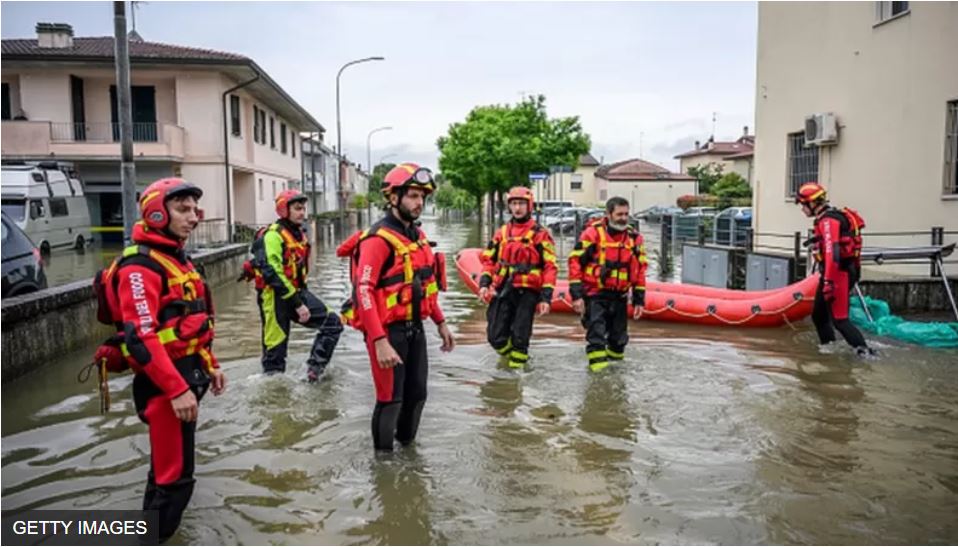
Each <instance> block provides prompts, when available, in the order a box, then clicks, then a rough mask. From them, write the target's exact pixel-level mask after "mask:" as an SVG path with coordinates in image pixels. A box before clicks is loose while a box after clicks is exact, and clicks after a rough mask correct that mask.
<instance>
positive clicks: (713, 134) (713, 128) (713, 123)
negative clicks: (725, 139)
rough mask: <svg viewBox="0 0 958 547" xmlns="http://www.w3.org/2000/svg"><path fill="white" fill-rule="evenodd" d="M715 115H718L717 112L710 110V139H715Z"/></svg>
mask: <svg viewBox="0 0 958 547" xmlns="http://www.w3.org/2000/svg"><path fill="white" fill-rule="evenodd" d="M717 115H718V113H717V112H712V139H713V140H714V139H715V119H716V116H717Z"/></svg>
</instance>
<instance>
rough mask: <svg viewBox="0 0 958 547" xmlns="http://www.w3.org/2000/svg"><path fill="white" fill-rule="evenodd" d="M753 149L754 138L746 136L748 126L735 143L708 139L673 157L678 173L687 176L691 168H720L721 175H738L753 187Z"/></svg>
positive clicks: (697, 142) (696, 142)
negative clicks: (676, 162)
mask: <svg viewBox="0 0 958 547" xmlns="http://www.w3.org/2000/svg"><path fill="white" fill-rule="evenodd" d="M754 148H755V136H754V135H749V134H748V126H746V127H745V128H744V129H743V131H742V136H741V137H740V138H739V139H738V140H735V141H730V142H728V141H718V142H716V141H715V140H714V139H712V138H710V139H709V140H707V141H706V142H705V143H704V144H702V143H700V142H699V141H695V148H694V149H692V150H690V151H688V152H685V153H682V154H679V155H678V156H675V159H677V160H679V172H680V173H682V174H686V175H687V174H688V172H689V169H690V168H692V167H699V166H703V165H713V166H715V167H721V169H722V172H723V173H738V174H739V175H741V177H742V178H743V179H745V180H747V181H748V184H749V186H753V179H754V177H753V172H754V169H753V168H752V157H753V151H754Z"/></svg>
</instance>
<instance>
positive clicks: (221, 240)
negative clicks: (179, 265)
mask: <svg viewBox="0 0 958 547" xmlns="http://www.w3.org/2000/svg"><path fill="white" fill-rule="evenodd" d="M228 242H229V235H228V234H227V230H226V219H223V218H210V219H205V220H201V221H200V223H199V224H197V226H196V228H195V229H194V230H193V232H192V233H191V234H190V237H189V239H187V240H186V249H187V250H188V251H193V250H196V249H207V248H210V247H221V246H223V245H226V244H227V243H228Z"/></svg>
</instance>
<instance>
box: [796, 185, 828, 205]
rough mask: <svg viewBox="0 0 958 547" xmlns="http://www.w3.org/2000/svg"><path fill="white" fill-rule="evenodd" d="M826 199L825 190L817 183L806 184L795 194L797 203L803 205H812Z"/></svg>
mask: <svg viewBox="0 0 958 547" xmlns="http://www.w3.org/2000/svg"><path fill="white" fill-rule="evenodd" d="M825 197H826V193H825V188H824V187H823V186H822V185H821V184H819V183H817V182H806V183H805V184H803V185H801V186H800V187H799V188H798V192H796V193H795V203H800V204H802V205H805V204H808V205H811V204H813V203H815V202H816V201H818V200H822V201H824V200H825Z"/></svg>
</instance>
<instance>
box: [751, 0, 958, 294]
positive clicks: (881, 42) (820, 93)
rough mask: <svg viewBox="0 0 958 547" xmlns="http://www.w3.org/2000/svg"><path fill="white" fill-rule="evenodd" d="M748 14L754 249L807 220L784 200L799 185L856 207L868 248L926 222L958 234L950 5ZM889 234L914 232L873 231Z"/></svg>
mask: <svg viewBox="0 0 958 547" xmlns="http://www.w3.org/2000/svg"><path fill="white" fill-rule="evenodd" d="M758 15H759V18H758V19H759V22H758V64H757V70H758V72H757V82H756V85H757V89H756V99H755V115H756V123H757V125H756V134H758V135H761V137H762V138H761V139H760V140H759V141H758V142H757V146H756V148H755V192H754V198H753V201H754V210H753V221H752V222H753V225H754V227H755V232H756V241H755V242H756V245H757V246H758V247H759V248H763V247H772V246H782V239H781V238H777V237H775V236H774V235H770V234H792V233H793V232H795V231H802V232H804V231H805V230H806V229H808V228H809V227H810V221H809V220H808V219H807V218H805V217H804V215H802V213H801V211H800V210H799V208H798V207H797V206H795V204H794V202H793V197H794V195H795V192H796V189H797V188H798V187H799V186H800V185H801V184H803V183H805V182H809V181H817V182H820V183H821V184H823V185H824V186H825V187H826V188H827V190H828V192H829V197H830V199H831V202H832V203H833V204H835V205H839V206H849V207H852V208H854V209H856V210H857V211H859V212H860V213H861V215H862V216H863V217H864V219H865V221H866V224H867V228H866V229H865V232H864V234H865V238H864V243H865V246H866V247H869V246H872V247H894V246H919V245H928V244H929V243H930V242H931V235H930V231H931V228H932V227H934V226H940V227H944V228H945V230H946V231H952V232H953V231H955V230H958V174H956V171H958V70H956V62H955V59H956V53H955V52H958V32H956V29H958V3H956V2H942V3H938V2H836V3H831V2H781V3H779V2H769V3H766V2H761V3H759V6H758ZM815 114H826V116H820V117H819V118H818V120H819V122H820V123H819V124H817V125H819V126H820V127H822V128H823V130H824V131H823V133H822V135H823V136H826V134H827V133H830V132H832V130H834V134H833V135H831V136H830V137H831V138H828V139H825V140H816V139H812V140H809V139H807V138H806V129H811V130H814V129H815V127H814V126H812V127H808V126H807V125H806V120H807V117H808V116H811V115H815ZM828 114H830V115H831V116H833V117H834V120H835V122H836V123H834V124H833V125H832V124H831V123H830V122H829V120H828V118H829V117H830V116H828ZM813 133H815V132H814V131H813ZM811 136H813V137H814V134H813V135H811ZM890 232H915V234H912V235H904V234H902V235H899V236H894V237H891V236H879V235H874V234H879V233H890ZM870 234H872V235H870ZM945 240H946V241H955V240H956V237H955V236H954V235H946V237H945ZM946 269H947V271H948V272H949V273H951V274H953V275H954V274H958V267H956V266H955V265H950V266H948V267H947V268H946ZM880 270H881V271H882V272H886V273H898V274H923V275H928V272H929V270H930V267H929V265H928V264H927V263H925V264H920V265H914V266H906V265H896V264H892V263H886V264H885V265H884V266H882V267H880ZM866 273H869V274H873V273H874V272H869V269H868V268H866Z"/></svg>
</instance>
